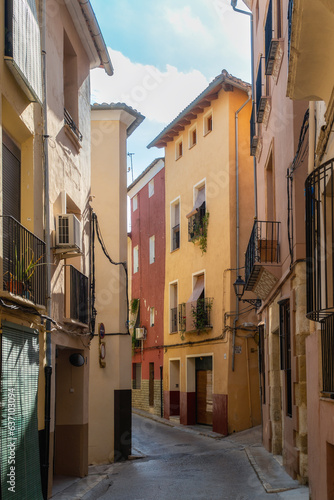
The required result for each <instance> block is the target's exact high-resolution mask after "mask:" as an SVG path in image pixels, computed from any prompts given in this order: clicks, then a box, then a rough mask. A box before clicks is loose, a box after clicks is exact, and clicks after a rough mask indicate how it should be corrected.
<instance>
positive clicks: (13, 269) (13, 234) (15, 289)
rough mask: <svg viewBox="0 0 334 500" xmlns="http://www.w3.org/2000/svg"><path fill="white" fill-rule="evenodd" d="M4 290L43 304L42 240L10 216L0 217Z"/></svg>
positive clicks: (43, 254) (44, 279)
mask: <svg viewBox="0 0 334 500" xmlns="http://www.w3.org/2000/svg"><path fill="white" fill-rule="evenodd" d="M1 221H2V235H3V289H4V290H5V291H8V292H10V293H12V294H13V295H16V296H18V297H22V298H24V299H26V300H29V301H31V302H33V303H34V304H36V305H41V306H45V305H46V269H45V265H44V264H45V243H44V241H42V240H40V239H39V238H37V236H35V235H34V234H33V233H31V232H30V231H28V230H27V229H26V228H25V227H23V226H22V225H21V224H20V223H19V222H18V221H17V220H15V219H14V218H13V217H11V216H2V217H1Z"/></svg>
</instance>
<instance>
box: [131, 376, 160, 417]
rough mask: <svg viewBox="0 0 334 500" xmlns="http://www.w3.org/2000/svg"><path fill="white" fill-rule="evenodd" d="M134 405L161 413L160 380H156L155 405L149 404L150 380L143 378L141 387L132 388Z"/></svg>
mask: <svg viewBox="0 0 334 500" xmlns="http://www.w3.org/2000/svg"><path fill="white" fill-rule="evenodd" d="M132 406H133V408H138V409H139V410H145V411H148V412H150V413H152V414H154V415H158V416H159V417H160V415H161V390H160V380H154V406H150V405H149V381H148V380H145V379H142V381H141V389H132Z"/></svg>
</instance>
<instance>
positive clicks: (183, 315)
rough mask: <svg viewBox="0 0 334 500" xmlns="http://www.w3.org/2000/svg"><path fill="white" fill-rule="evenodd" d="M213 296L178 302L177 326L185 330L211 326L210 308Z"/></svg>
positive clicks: (197, 329) (200, 329)
mask: <svg viewBox="0 0 334 500" xmlns="http://www.w3.org/2000/svg"><path fill="white" fill-rule="evenodd" d="M212 306H213V298H204V299H197V300H195V301H194V302H187V303H183V304H179V327H180V330H182V331H186V332H192V331H203V330H208V329H210V328H212V327H213V325H212V317H211V310H212Z"/></svg>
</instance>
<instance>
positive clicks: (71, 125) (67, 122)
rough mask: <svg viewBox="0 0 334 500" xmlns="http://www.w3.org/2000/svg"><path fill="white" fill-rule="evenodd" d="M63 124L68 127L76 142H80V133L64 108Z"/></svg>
mask: <svg viewBox="0 0 334 500" xmlns="http://www.w3.org/2000/svg"><path fill="white" fill-rule="evenodd" d="M64 123H65V125H68V126H69V128H70V129H71V130H72V132H73V134H74V135H75V137H76V138H77V139H78V141H79V142H82V133H81V132H80V130H79V129H78V127H77V125H76V123H75V121H74V120H73V118H72V116H71V115H70V113H69V112H68V111H67V109H66V108H64Z"/></svg>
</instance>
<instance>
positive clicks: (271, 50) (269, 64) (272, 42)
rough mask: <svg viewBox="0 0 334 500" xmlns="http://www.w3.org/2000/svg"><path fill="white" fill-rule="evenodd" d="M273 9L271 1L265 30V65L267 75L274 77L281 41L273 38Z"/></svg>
mask: <svg viewBox="0 0 334 500" xmlns="http://www.w3.org/2000/svg"><path fill="white" fill-rule="evenodd" d="M273 34H274V31H273V7H272V0H270V1H269V6H268V11H267V19H266V25H265V29H264V35H265V63H266V70H265V73H266V75H272V74H273V69H274V62H275V57H276V52H277V48H278V44H279V40H278V39H277V38H274V36H273Z"/></svg>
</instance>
